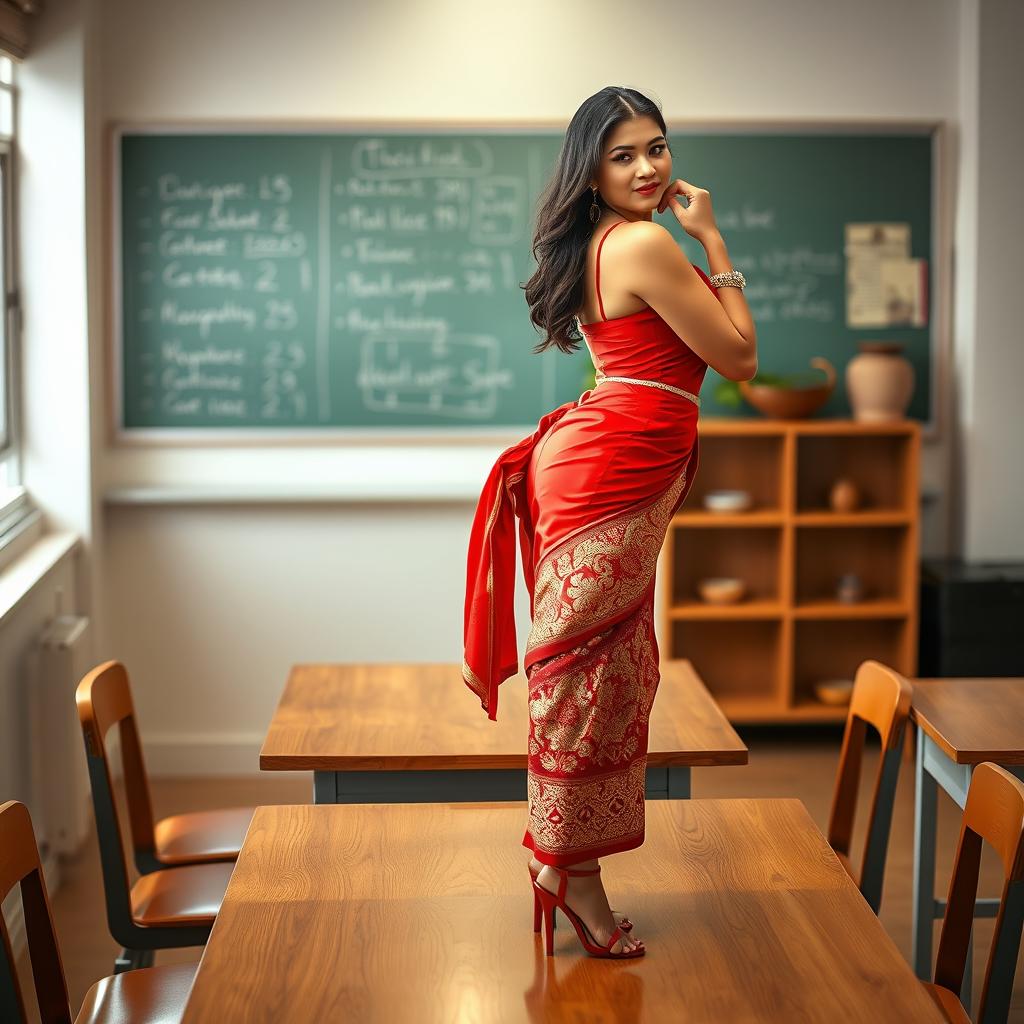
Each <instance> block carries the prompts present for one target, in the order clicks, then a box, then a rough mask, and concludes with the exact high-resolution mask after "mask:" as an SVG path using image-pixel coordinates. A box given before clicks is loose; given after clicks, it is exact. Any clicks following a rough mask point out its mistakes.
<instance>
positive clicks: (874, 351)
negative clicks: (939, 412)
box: [846, 341, 914, 423]
mask: <svg viewBox="0 0 1024 1024" xmlns="http://www.w3.org/2000/svg"><path fill="white" fill-rule="evenodd" d="M859 348H860V354H859V355H856V356H854V357H853V358H852V359H851V360H850V361H849V362H848V363H847V364H846V394H847V397H848V398H849V400H850V407H851V408H852V409H853V418H854V419H855V420H860V421H861V422H864V423H888V422H891V421H892V420H901V419H903V418H904V417H905V415H906V412H907V406H908V405H909V404H910V399H911V396H912V395H913V393H914V367H913V366H912V365H911V362H910V360H909V359H907V358H906V357H905V356H904V355H902V352H903V345H902V344H900V343H899V342H897V341H862V342H861V343H860V345H859Z"/></svg>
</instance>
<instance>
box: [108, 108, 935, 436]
mask: <svg viewBox="0 0 1024 1024" xmlns="http://www.w3.org/2000/svg"><path fill="white" fill-rule="evenodd" d="M666 123H667V125H668V129H669V132H670V133H674V134H675V135H677V136H678V135H685V134H742V133H746V134H750V135H772V134H808V135H814V134H836V135H841V134H862V133H873V134H893V135H928V136H930V137H931V141H932V159H931V170H932V182H931V185H932V190H931V192H932V210H931V242H932V245H931V251H930V253H929V270H930V279H931V282H932V287H931V289H930V293H929V296H928V302H929V314H928V331H929V367H930V374H931V379H930V409H929V416H928V419H927V420H925V421H923V422H922V427H921V430H922V433H921V436H922V439H923V440H925V441H938V440H940V439H941V438H942V437H943V435H944V434H945V433H946V432H947V430H948V426H947V423H948V422H949V421H950V420H951V409H950V403H951V397H950V396H949V394H948V389H947V384H948V381H949V367H950V365H951V347H952V331H951V323H952V223H953V217H954V209H953V202H954V195H953V190H952V173H951V168H950V167H949V161H950V160H951V159H952V154H951V151H950V145H949V139H948V135H949V132H948V127H947V125H946V122H944V121H942V120H913V119H900V118H883V119H865V118H851V119H837V120H820V119H781V120H749V119H732V120H729V119H721V118H713V119H696V118H688V119H668V118H667V119H666ZM564 130H565V122H564V121H563V120H561V119H536V120H504V121H501V122H495V121H493V120H491V121H473V120H444V119H438V120H430V121H425V120H401V119H365V120H359V119H346V120H339V121H334V120H289V121H286V122H285V121H273V120H263V119H259V120H255V119H253V120H245V119H242V120H223V121H221V120H186V121H180V120H167V121H152V120H147V121H143V122H133V121H110V122H108V124H107V126H106V135H107V141H106V145H105V147H104V151H105V153H106V155H107V168H106V173H105V175H104V179H105V181H106V184H107V187H106V189H105V195H104V203H105V216H104V217H103V224H104V228H105V232H104V238H103V243H104V245H103V248H104V260H103V265H104V266H105V267H106V269H107V273H108V279H107V282H106V287H105V288H104V294H105V296H106V303H105V311H104V333H105V336H106V338H107V339H108V344H107V345H106V346H105V352H106V372H105V380H106V382H107V386H108V396H109V398H110V400H109V401H108V403H107V417H106V419H107V423H108V442H109V443H110V444H111V445H113V446H117V447H136V446H167V447H229V446H240V447H266V446H271V445H273V446H277V445H286V446H288V445H301V446H308V445H311V444H318V445H324V444H327V445H341V446H354V445H366V444H371V445H381V444H383V445H404V446H407V445H409V444H435V445H436V444H438V443H444V444H447V445H457V446H462V445H473V444H480V443H482V442H494V441H495V440H498V441H508V442H511V441H514V440H516V439H518V438H519V437H521V436H522V435H523V434H524V433H528V432H529V431H530V430H531V429H533V428H534V427H535V425H536V424H535V423H525V422H524V423H523V424H522V426H521V427H510V426H494V427H481V426H479V425H474V426H468V427H460V426H445V427H415V428H407V427H341V426H327V427H294V428H259V427H247V428H222V427H202V428H196V427H159V428H152V427H150V428H140V427H132V428H126V427H125V426H124V409H123V383H124V381H123V377H122V374H123V365H124V363H123V357H124V350H123V346H124V333H123V322H122V315H123V295H122V281H121V267H122V262H121V257H122V250H121V243H122V224H121V166H120V152H121V146H120V143H121V138H122V136H123V135H125V134H147V133H148V134H175V133H177V134H183V135H185V134H187V135H198V134H217V133H226V134H267V133H277V134H282V135H284V134H307V133H311V132H320V133H324V134H330V133H337V134H349V133H358V132H367V133H373V134H400V133H405V132H411V131H415V132H420V133H429V132H431V131H436V132H437V133H438V134H442V133H452V132H465V133H467V134H468V133H474V134H509V133H515V132H521V133H523V134H546V133H550V134H552V135H560V134H562V133H563V132H564ZM879 187H884V184H880V185H879Z"/></svg>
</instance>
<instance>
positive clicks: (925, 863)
mask: <svg viewBox="0 0 1024 1024" xmlns="http://www.w3.org/2000/svg"><path fill="white" fill-rule="evenodd" d="M916 733H917V735H916V737H915V738H916V741H917V742H916V748H917V749H916V751H915V754H916V757H915V759H914V760H915V765H916V768H915V771H914V910H913V927H912V931H913V952H912V960H913V964H914V973H915V974H916V975H917V976H918V977H919V978H920V979H921V980H922V981H930V980H931V976H932V923H933V922H934V920H935V816H936V810H937V804H938V790H937V787H936V783H935V779H934V778H933V777H932V775H931V774H930V773H929V772H927V771H926V770H925V766H924V752H925V747H926V745H927V737H925V736H924V735H923V733H922V732H921V730H920V729H917V730H916Z"/></svg>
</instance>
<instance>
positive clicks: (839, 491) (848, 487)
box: [828, 476, 860, 512]
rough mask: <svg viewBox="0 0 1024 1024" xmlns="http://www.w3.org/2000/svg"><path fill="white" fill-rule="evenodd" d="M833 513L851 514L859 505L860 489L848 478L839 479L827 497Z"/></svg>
mask: <svg viewBox="0 0 1024 1024" xmlns="http://www.w3.org/2000/svg"><path fill="white" fill-rule="evenodd" d="M828 501H829V505H831V507H832V511H833V512H853V511H854V510H855V509H856V508H857V507H858V506H859V505H860V489H859V488H858V487H857V485H856V484H855V483H854V482H853V481H852V480H850V479H849V478H848V477H845V476H844V477H840V478H839V479H838V480H837V481H836V482H835V483H834V484H833V485H832V490H831V491H830V492H829V496H828Z"/></svg>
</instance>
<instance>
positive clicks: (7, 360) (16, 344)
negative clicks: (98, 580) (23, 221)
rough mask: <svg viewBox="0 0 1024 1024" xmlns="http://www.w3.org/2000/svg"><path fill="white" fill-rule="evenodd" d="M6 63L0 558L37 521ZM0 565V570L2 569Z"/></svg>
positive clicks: (0, 215)
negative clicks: (29, 465)
mask: <svg viewBox="0 0 1024 1024" xmlns="http://www.w3.org/2000/svg"><path fill="white" fill-rule="evenodd" d="M0 58H3V59H5V60H8V61H10V65H9V66H8V69H7V70H8V73H7V74H5V75H3V76H0V91H2V92H5V93H7V94H8V95H9V97H10V112H11V125H10V133H2V134H0V182H2V188H0V246H2V249H3V251H2V253H0V264H2V280H0V289H2V292H3V307H2V309H0V315H2V316H3V337H2V339H0V342H2V349H3V350H2V352H0V359H2V362H3V365H2V371H3V373H2V382H0V384H2V387H3V415H2V422H0V467H2V468H3V470H4V475H5V476H6V477H7V480H8V481H11V480H12V478H13V483H9V484H8V485H7V486H5V487H2V488H0V553H3V551H4V549H5V548H7V547H8V545H10V544H12V543H13V542H14V541H16V540H17V539H18V537H20V536H21V535H23V534H24V532H25V531H26V529H28V528H29V527H30V526H32V525H33V524H34V523H35V522H37V521H38V520H39V518H40V513H39V511H38V510H37V509H36V508H35V506H34V505H33V503H32V500H31V498H30V496H29V494H28V492H27V491H26V490H25V487H24V486H23V484H22V479H23V466H24V463H23V432H22V415H21V409H22V405H21V402H22V394H21V391H22V389H21V358H20V357H21V304H20V292H19V288H18V272H17V246H16V240H17V202H16V197H17V187H16V175H17V171H16V166H17V160H16V147H15V134H16V126H17V120H18V90H17V85H16V77H15V76H16V68H17V62H16V61H14V60H13V59H12V58H10V57H9V56H7V55H5V54H3V53H2V52H0ZM2 561H3V560H2V559H0V564H2Z"/></svg>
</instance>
